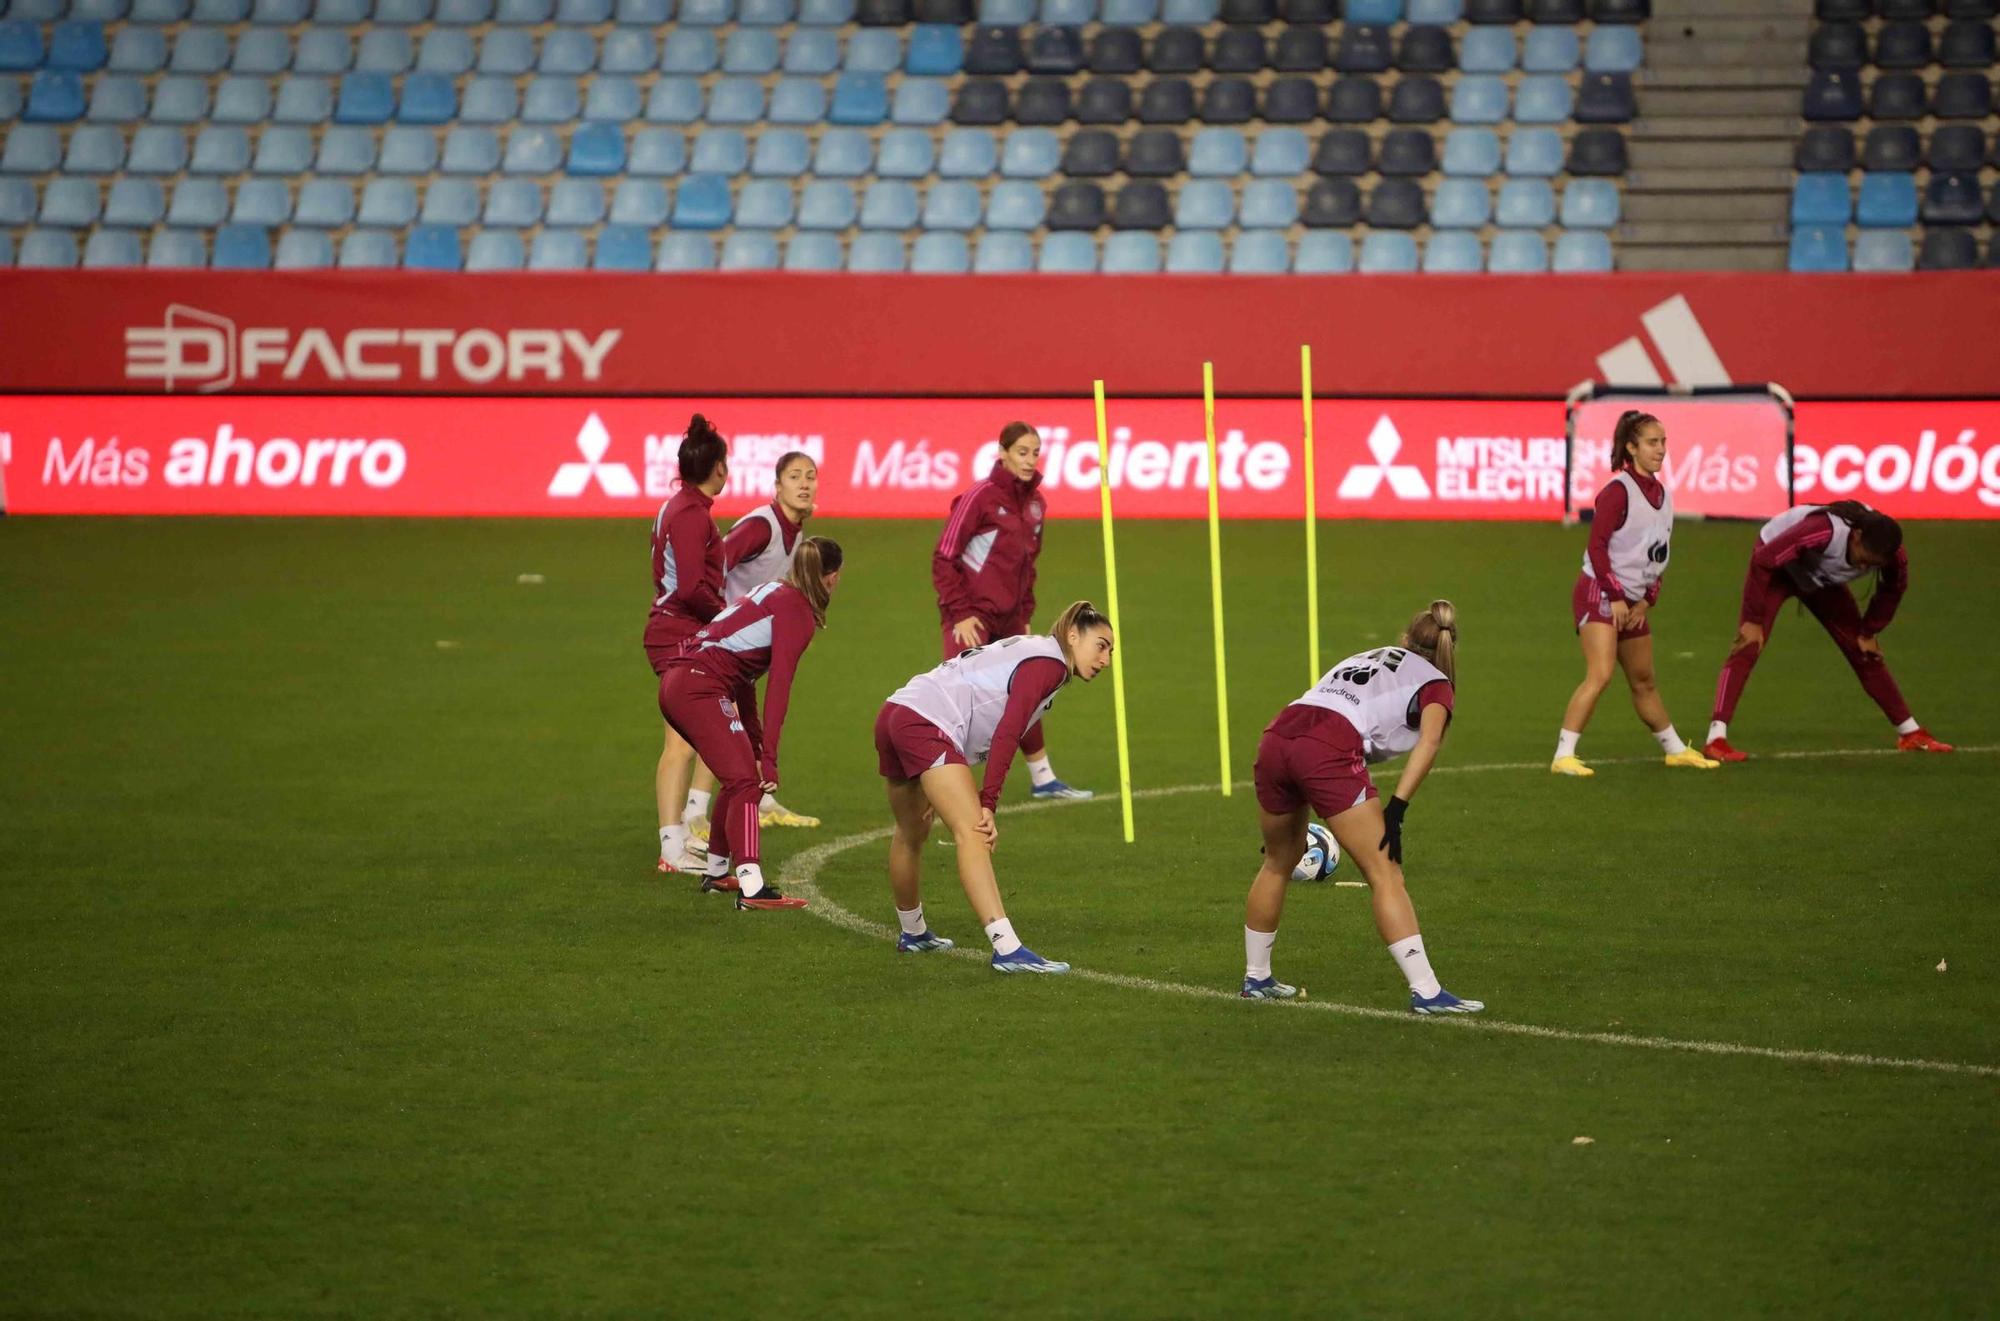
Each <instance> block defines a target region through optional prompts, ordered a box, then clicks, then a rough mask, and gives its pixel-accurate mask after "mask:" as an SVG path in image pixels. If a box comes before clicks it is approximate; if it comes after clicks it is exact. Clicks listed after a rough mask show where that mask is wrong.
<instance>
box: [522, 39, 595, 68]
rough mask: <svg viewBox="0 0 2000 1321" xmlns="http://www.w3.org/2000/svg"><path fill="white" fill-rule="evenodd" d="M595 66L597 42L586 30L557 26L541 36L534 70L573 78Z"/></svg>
mask: <svg viewBox="0 0 2000 1321" xmlns="http://www.w3.org/2000/svg"><path fill="white" fill-rule="evenodd" d="M596 67H597V43H596V42H595V41H594V40H592V39H591V35H590V34H589V33H588V32H579V31H577V30H575V29H573V28H557V29H555V30H554V31H553V32H550V33H549V34H548V35H547V36H545V37H543V38H542V49H541V53H540V54H539V55H537V56H536V59H535V70H536V72H538V73H545V74H553V75H555V76H556V77H560V78H575V77H579V76H581V75H583V74H586V73H589V72H590V71H591V70H592V69H595V68H596Z"/></svg>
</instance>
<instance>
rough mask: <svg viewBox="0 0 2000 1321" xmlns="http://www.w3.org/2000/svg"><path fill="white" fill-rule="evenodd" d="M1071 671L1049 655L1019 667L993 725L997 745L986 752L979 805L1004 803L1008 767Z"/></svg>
mask: <svg viewBox="0 0 2000 1321" xmlns="http://www.w3.org/2000/svg"><path fill="white" fill-rule="evenodd" d="M1068 673H1069V669H1068V667H1067V666H1065V665H1064V664H1063V663H1062V662H1061V661H1059V660H1056V659H1054V658H1053V657H1049V656H1037V657H1035V658H1034V659H1033V660H1029V661H1023V662H1021V664H1020V666H1019V667H1018V668H1016V669H1015V671H1014V682H1013V683H1012V684H1011V685H1010V686H1009V687H1008V689H1007V707H1006V709H1005V710H1004V711H1002V712H1001V713H1000V723H999V724H998V725H995V726H994V727H993V746H992V747H991V748H990V749H988V750H987V753H986V782H985V784H984V785H983V786H982V787H981V788H980V790H979V804H980V806H982V807H984V808H985V809H986V810H987V811H989V812H991V811H994V810H996V809H998V808H999V806H1000V790H1001V788H1002V787H1003V786H1004V785H1005V784H1006V783H1007V768H1008V767H1010V766H1012V765H1013V764H1014V753H1015V752H1016V751H1018V750H1019V749H1020V746H1021V736H1022V735H1023V734H1026V733H1027V732H1028V726H1029V725H1030V724H1032V723H1033V722H1034V720H1035V710H1036V708H1037V707H1039V706H1041V704H1042V703H1043V702H1046V701H1048V700H1049V694H1050V693H1052V692H1054V691H1055V690H1056V689H1058V688H1060V687H1062V681H1063V678H1064V676H1065V675H1067V674H1068Z"/></svg>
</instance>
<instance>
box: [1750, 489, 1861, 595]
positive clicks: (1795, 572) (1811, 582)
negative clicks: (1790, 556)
mask: <svg viewBox="0 0 2000 1321" xmlns="http://www.w3.org/2000/svg"><path fill="white" fill-rule="evenodd" d="M1814 514H1826V519H1827V522H1829V523H1831V524H1833V540H1831V541H1829V542H1827V543H1826V549H1825V550H1821V551H1807V552H1806V553H1805V554H1803V555H1801V556H1799V557H1798V558H1797V559H1795V560H1793V561H1792V562H1791V563H1790V564H1787V565H1786V566H1785V572H1786V573H1788V574H1790V575H1791V577H1792V581H1793V582H1794V583H1797V584H1798V585H1799V587H1800V588H1801V589H1803V590H1805V591H1808V592H1810V591H1816V590H1817V589H1819V588H1821V587H1832V586H1834V585H1835V584H1837V583H1851V582H1853V581H1854V580H1855V579H1856V578H1859V577H1860V576H1861V575H1862V574H1864V573H1868V572H1870V570H1868V569H1864V568H1861V567H1860V566H1858V565H1854V564H1849V563H1848V562H1847V538H1848V534H1849V533H1851V532H1853V531H1854V529H1853V528H1852V527H1850V526H1849V525H1848V523H1847V521H1846V520H1845V519H1843V518H1840V517H1837V516H1836V515H1834V514H1832V513H1830V512H1828V511H1827V509H1826V508H1825V506H1823V505H1799V506H1797V507H1795V508H1792V509H1787V510H1786V511H1785V512H1784V513H1782V514H1779V515H1778V516H1777V517H1776V518H1774V519H1772V520H1771V521H1770V522H1768V523H1766V524H1765V525H1764V526H1763V527H1762V528H1761V529H1759V530H1758V533H1757V540H1758V541H1759V542H1760V543H1769V542H1773V541H1776V540H1777V539H1778V538H1779V537H1782V536H1784V535H1785V534H1786V533H1787V532H1790V531H1791V530H1792V529H1793V528H1795V527H1797V526H1798V525H1799V524H1800V523H1803V522H1804V521H1805V520H1806V519H1807V518H1809V517H1811V516H1812V515H1814Z"/></svg>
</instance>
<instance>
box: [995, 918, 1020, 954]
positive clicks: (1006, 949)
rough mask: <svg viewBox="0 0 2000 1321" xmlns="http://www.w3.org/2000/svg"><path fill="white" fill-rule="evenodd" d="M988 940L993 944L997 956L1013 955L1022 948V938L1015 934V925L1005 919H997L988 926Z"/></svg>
mask: <svg viewBox="0 0 2000 1321" xmlns="http://www.w3.org/2000/svg"><path fill="white" fill-rule="evenodd" d="M986 938H987V939H988V940H990V941H992V942H993V952H994V953H995V954H1012V953H1013V952H1014V951H1015V950H1017V949H1019V948H1021V938H1020V937H1019V936H1017V935H1015V934H1014V924H1013V923H1012V922H1009V921H1008V920H1007V919H1006V918H1004V917H996V918H994V919H993V920H992V921H991V922H988V923H987V924H986Z"/></svg>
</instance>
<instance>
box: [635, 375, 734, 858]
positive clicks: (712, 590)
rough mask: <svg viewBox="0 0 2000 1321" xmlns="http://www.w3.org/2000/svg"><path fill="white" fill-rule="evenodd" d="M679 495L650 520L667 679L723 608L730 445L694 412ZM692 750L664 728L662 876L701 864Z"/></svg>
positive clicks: (656, 783)
mask: <svg viewBox="0 0 2000 1321" xmlns="http://www.w3.org/2000/svg"><path fill="white" fill-rule="evenodd" d="M680 469H681V489H680V490H678V491H676V492H675V493H674V496H673V498H672V499H671V500H668V501H667V502H666V503H665V504H663V505H661V506H660V512H659V513H658V514H657V515H656V516H655V517H654V519H653V611H652V614H651V615H649V616H648V617H647V619H646V659H647V660H649V661H651V662H652V665H653V673H654V674H664V673H665V672H666V667H667V662H668V661H670V660H672V659H673V658H674V656H676V655H677V654H678V653H679V651H680V646H681V643H682V642H684V641H686V640H687V639H688V638H690V637H692V636H693V635H694V633H695V631H696V630H698V629H699V628H701V626H702V625H703V624H706V623H707V622H708V621H709V620H711V619H713V618H715V616H716V613H717V612H718V611H720V610H721V609H722V533H721V532H720V531H718V530H717V529H716V526H715V518H714V516H713V514H712V512H711V511H712V510H713V508H714V506H715V497H716V494H717V493H718V492H720V491H721V490H722V488H723V486H724V484H726V483H727V482H728V481H729V442H727V441H725V440H724V439H723V438H722V436H721V434H720V433H719V432H717V431H716V429H715V428H714V427H713V426H712V425H710V423H709V420H708V419H707V418H705V417H703V416H702V415H701V414H700V413H696V414H695V415H694V417H693V418H691V419H690V420H689V421H688V426H687V432H686V433H685V434H684V435H683V436H682V437H681V449H680ZM693 773H694V749H693V748H691V747H689V746H688V744H687V740H686V739H684V738H682V737H681V736H680V734H678V733H676V732H675V730H674V727H673V725H672V724H671V723H669V724H668V725H667V728H666V746H665V747H664V748H663V749H662V750H661V752H660V764H659V767H658V768H657V769H656V770H655V771H654V772H653V797H654V799H655V801H656V803H657V805H658V807H659V810H660V870H661V871H678V872H687V873H690V874H699V873H700V872H701V870H702V861H701V859H700V857H699V856H697V855H696V854H695V852H694V851H693V849H691V848H690V847H689V845H688V829H687V827H686V826H685V825H683V824H682V814H683V811H684V804H685V802H686V799H687V792H688V781H689V779H690V778H691V777H692V775H693Z"/></svg>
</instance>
